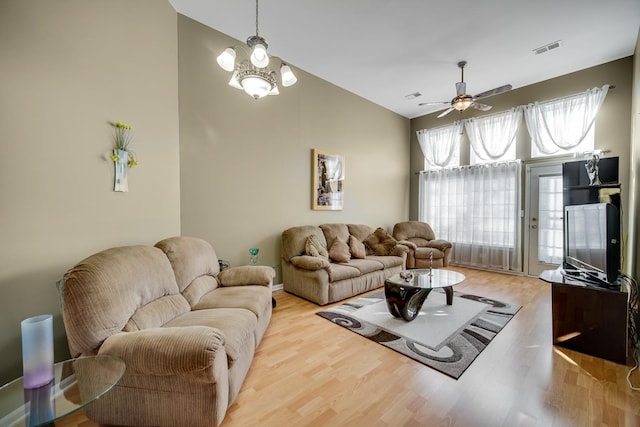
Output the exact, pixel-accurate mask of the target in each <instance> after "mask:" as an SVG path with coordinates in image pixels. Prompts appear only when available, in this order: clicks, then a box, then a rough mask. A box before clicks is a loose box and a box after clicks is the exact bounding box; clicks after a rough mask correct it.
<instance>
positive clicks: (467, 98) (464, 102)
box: [418, 61, 512, 118]
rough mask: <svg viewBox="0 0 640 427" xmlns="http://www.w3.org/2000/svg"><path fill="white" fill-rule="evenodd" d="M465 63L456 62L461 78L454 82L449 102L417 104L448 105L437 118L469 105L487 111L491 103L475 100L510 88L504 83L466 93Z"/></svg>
mask: <svg viewBox="0 0 640 427" xmlns="http://www.w3.org/2000/svg"><path fill="white" fill-rule="evenodd" d="M466 65H467V61H460V62H458V68H460V74H461V76H460V77H461V78H460V81H459V82H457V83H456V97H455V98H453V99H452V100H451V101H450V102H449V101H442V102H423V103H420V104H418V105H420V106H423V105H449V108H448V109H446V110H445V111H443V112H442V113H440V114H439V115H438V118H441V117H444V116H446V115H447V114H449V113H450V112H452V111H453V110H457V111H460V112H463V111H464V110H466V109H467V108H469V107H473V108H475V109H476V110H480V111H489V110H490V109H491V105H487V104H482V103H480V102H477V101H476V100H478V99H482V98H487V97H489V96H493V95H497V94H499V93H503V92H506V91H508V90H511V89H512V86H511V85H510V84H508V85H504V86H500V87H497V88H494V89H491V90H488V91H485V92H482V93H479V94H477V95H475V96H471V95H468V94H466V93H465V92H466V90H467V84H466V83H465V81H464V67H465V66H466Z"/></svg>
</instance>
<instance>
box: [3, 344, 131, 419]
mask: <svg viewBox="0 0 640 427" xmlns="http://www.w3.org/2000/svg"><path fill="white" fill-rule="evenodd" d="M54 366H55V377H54V379H53V380H51V382H50V383H49V384H46V385H44V386H42V387H38V388H33V389H25V388H24V383H23V378H18V379H17V380H14V381H12V382H10V383H8V384H5V385H3V386H2V387H0V426H3V427H4V426H10V427H22V426H24V427H34V426H53V425H54V424H53V423H54V421H56V420H58V419H60V418H62V417H64V416H66V415H69V414H71V413H72V412H75V411H77V410H78V409H80V408H84V407H85V406H87V405H88V404H90V403H91V402H93V401H95V400H97V399H99V398H100V397H101V396H103V395H104V394H105V393H107V392H108V391H109V390H111V389H112V388H113V387H114V386H115V385H116V384H118V383H119V382H120V380H121V379H122V376H123V375H124V371H125V363H124V361H123V360H122V359H120V358H119V357H117V356H107V355H100V356H87V357H79V358H77V359H71V360H67V361H64V362H59V363H56V364H55V365H54Z"/></svg>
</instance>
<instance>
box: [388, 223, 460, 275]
mask: <svg viewBox="0 0 640 427" xmlns="http://www.w3.org/2000/svg"><path fill="white" fill-rule="evenodd" d="M393 237H394V238H395V239H396V240H398V243H399V244H403V245H405V246H407V247H408V248H409V253H408V254H407V268H429V267H430V266H432V267H433V268H441V267H446V266H448V265H449V252H450V251H451V248H452V246H453V245H452V244H451V243H450V242H447V241H446V240H440V239H436V236H435V234H434V233H433V229H432V228H431V226H429V224H427V223H425V222H420V221H405V222H399V223H397V224H396V225H394V226H393ZM430 260H432V262H430Z"/></svg>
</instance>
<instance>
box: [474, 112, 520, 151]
mask: <svg viewBox="0 0 640 427" xmlns="http://www.w3.org/2000/svg"><path fill="white" fill-rule="evenodd" d="M520 123H522V107H516V108H513V109H511V110H510V111H505V112H503V113H498V114H492V115H490V116H485V117H481V118H471V119H467V120H465V121H464V128H465V130H466V131H467V136H468V137H469V141H470V142H471V147H472V148H473V151H474V153H475V154H476V156H477V157H478V158H479V159H481V160H482V161H494V162H495V161H500V160H506V159H505V155H506V154H507V152H513V159H515V150H514V148H515V144H514V142H515V140H516V134H517V132H518V128H519V127H520Z"/></svg>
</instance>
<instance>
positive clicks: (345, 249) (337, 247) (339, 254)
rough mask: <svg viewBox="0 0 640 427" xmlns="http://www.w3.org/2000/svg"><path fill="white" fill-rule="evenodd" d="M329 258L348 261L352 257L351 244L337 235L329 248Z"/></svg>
mask: <svg viewBox="0 0 640 427" xmlns="http://www.w3.org/2000/svg"><path fill="white" fill-rule="evenodd" d="M329 258H331V259H332V260H334V261H336V262H347V261H349V260H350V259H351V252H349V245H347V242H345V241H344V240H342V239H341V238H340V237H336V239H335V240H334V241H333V244H332V245H331V247H330V248H329Z"/></svg>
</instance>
